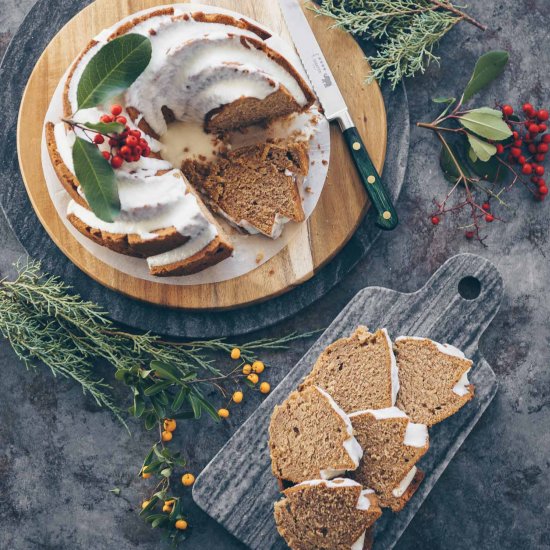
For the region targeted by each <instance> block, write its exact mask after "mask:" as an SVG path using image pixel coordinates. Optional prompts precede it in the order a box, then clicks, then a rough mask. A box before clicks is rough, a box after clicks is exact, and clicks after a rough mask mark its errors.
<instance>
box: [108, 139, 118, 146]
mask: <svg viewBox="0 0 550 550" xmlns="http://www.w3.org/2000/svg"><path fill="white" fill-rule="evenodd" d="M109 145H110V146H111V147H116V146H117V145H118V139H115V138H109Z"/></svg>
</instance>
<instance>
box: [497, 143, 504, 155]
mask: <svg viewBox="0 0 550 550" xmlns="http://www.w3.org/2000/svg"><path fill="white" fill-rule="evenodd" d="M497 153H498V154H499V155H502V153H504V145H502V143H497Z"/></svg>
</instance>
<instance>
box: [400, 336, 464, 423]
mask: <svg viewBox="0 0 550 550" xmlns="http://www.w3.org/2000/svg"><path fill="white" fill-rule="evenodd" d="M395 347H396V356H397V366H398V370H399V383H400V390H399V395H398V397H397V406H398V407H399V408H400V409H401V410H403V411H405V412H406V413H407V414H408V415H409V417H410V418H411V420H412V421H413V422H420V423H422V424H426V425H427V426H433V425H434V424H437V423H438V422H441V421H442V420H445V418H448V417H449V416H451V415H453V414H454V413H456V412H457V411H458V410H459V409H460V408H461V407H463V406H464V405H465V404H466V403H467V402H468V401H470V400H471V399H472V398H473V397H474V386H473V385H472V384H470V383H469V381H468V372H469V371H470V369H471V368H472V364H473V363H472V361H470V360H469V359H466V357H465V355H464V354H463V353H462V352H461V351H460V350H459V349H457V348H455V347H453V346H450V345H449V344H439V343H437V342H434V341H432V340H429V339H428V338H417V337H413V336H400V337H399V338H397V340H396V341H395Z"/></svg>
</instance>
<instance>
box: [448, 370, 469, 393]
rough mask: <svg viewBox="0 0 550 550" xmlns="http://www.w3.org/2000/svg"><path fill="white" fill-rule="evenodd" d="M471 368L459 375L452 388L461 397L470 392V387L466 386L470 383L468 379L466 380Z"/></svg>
mask: <svg viewBox="0 0 550 550" xmlns="http://www.w3.org/2000/svg"><path fill="white" fill-rule="evenodd" d="M471 370H472V369H468V370H467V371H466V372H465V373H464V374H463V375H462V376H461V377H460V380H459V381H458V382H457V383H456V385H455V387H454V388H453V392H454V393H456V394H457V395H460V396H461V397H462V396H464V395H467V394H468V393H470V389H469V388H468V386H469V385H470V381H469V380H468V373H469V372H470V371H471Z"/></svg>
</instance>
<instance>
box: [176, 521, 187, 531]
mask: <svg viewBox="0 0 550 550" xmlns="http://www.w3.org/2000/svg"><path fill="white" fill-rule="evenodd" d="M176 529H180V530H181V531H185V530H186V529H187V522H186V521H185V520H184V519H178V521H176Z"/></svg>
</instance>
